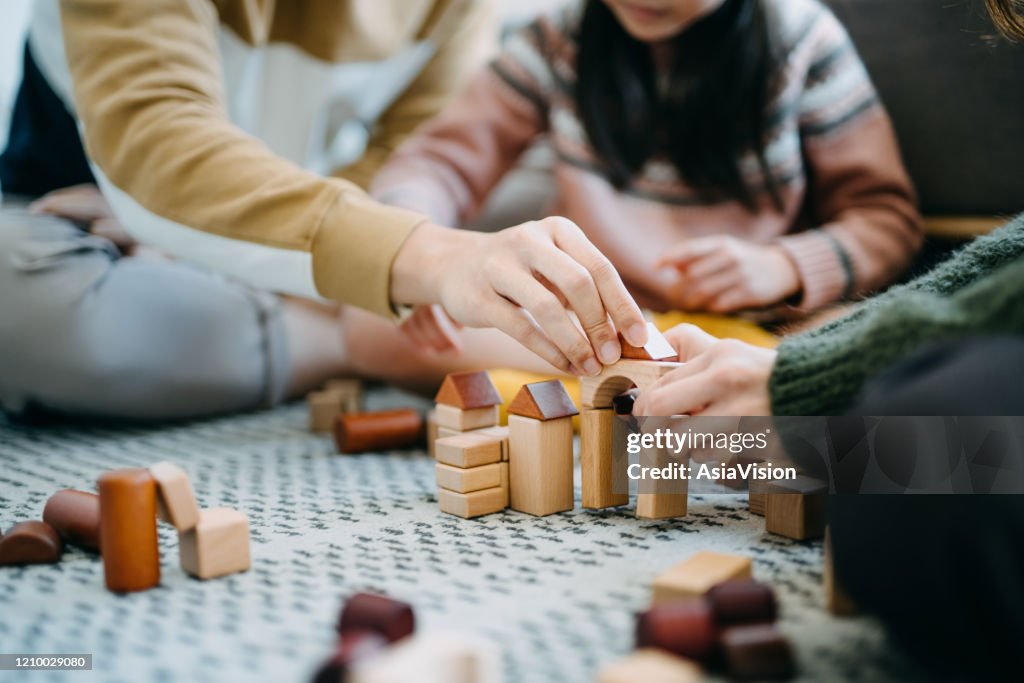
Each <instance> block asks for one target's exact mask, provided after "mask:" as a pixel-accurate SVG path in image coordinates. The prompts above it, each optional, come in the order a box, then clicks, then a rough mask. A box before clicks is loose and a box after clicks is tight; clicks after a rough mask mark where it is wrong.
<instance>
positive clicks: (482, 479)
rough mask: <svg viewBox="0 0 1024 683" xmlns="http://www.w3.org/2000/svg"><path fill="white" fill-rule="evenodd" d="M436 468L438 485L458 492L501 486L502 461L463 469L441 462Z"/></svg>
mask: <svg viewBox="0 0 1024 683" xmlns="http://www.w3.org/2000/svg"><path fill="white" fill-rule="evenodd" d="M434 468H435V471H436V477H437V485H438V486H440V487H441V488H443V489H448V490H449V491H455V492H456V493H470V492H472V491H480V490H482V489H493V488H494V487H495V486H501V463H497V462H496V463H494V464H491V465H481V466H480V467H470V468H468V469H463V468H461V467H452V466H451V465H445V464H444V463H440V462H439V463H437V465H435V466H434Z"/></svg>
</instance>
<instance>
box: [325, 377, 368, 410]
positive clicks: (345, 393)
mask: <svg viewBox="0 0 1024 683" xmlns="http://www.w3.org/2000/svg"><path fill="white" fill-rule="evenodd" d="M324 391H329V392H331V393H333V394H335V395H336V396H337V397H338V402H339V404H340V406H341V412H343V413H359V412H362V410H363V383H362V382H361V381H360V380H358V379H332V380H330V381H329V382H327V384H326V385H325V386H324Z"/></svg>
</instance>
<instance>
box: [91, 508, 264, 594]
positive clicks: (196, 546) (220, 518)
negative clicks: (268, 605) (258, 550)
mask: <svg viewBox="0 0 1024 683" xmlns="http://www.w3.org/2000/svg"><path fill="white" fill-rule="evenodd" d="M104 543H106V537H104ZM178 550H179V552H180V553H181V568H182V569H184V570H185V571H186V572H187V573H189V574H191V575H192V576H194V577H196V578H199V579H213V578H217V577H219V576H227V575H228V574H235V573H237V572H244V571H246V570H248V569H249V567H250V565H251V560H250V555H249V519H248V518H247V517H246V516H245V515H244V514H242V513H241V512H239V511H237V510H231V509H228V508H212V509H210V510H201V511H200V513H199V523H198V524H197V525H196V527H195V528H194V529H192V530H190V531H185V532H181V533H179V534H178Z"/></svg>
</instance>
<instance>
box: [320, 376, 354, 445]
mask: <svg viewBox="0 0 1024 683" xmlns="http://www.w3.org/2000/svg"><path fill="white" fill-rule="evenodd" d="M306 402H307V404H308V405H309V428H310V430H311V431H314V432H318V433H322V432H330V431H331V430H332V429H333V428H334V420H335V418H336V417H338V416H339V415H345V414H348V413H358V412H359V411H360V410H361V406H362V403H363V385H362V383H361V382H360V381H359V380H356V379H335V380H331V381H330V382H328V383H327V384H326V385H325V386H324V388H323V389H321V390H320V391H314V392H312V393H310V394H309V395H308V396H306Z"/></svg>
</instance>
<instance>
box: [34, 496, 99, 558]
mask: <svg viewBox="0 0 1024 683" xmlns="http://www.w3.org/2000/svg"><path fill="white" fill-rule="evenodd" d="M43 521H44V522H46V523H47V524H49V525H50V526H52V527H53V528H54V529H56V530H57V533H59V534H60V536H61V538H63V539H64V540H65V541H67V542H68V543H70V544H72V545H77V546H81V547H83V548H88V549H89V550H99V549H100V497H99V496H97V495H96V494H95V493H87V492H85V491H72V490H66V491H57V493H55V494H53V495H52V496H50V500H48V501H46V507H45V508H43Z"/></svg>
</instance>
